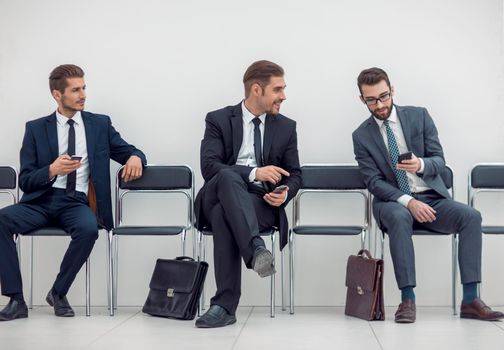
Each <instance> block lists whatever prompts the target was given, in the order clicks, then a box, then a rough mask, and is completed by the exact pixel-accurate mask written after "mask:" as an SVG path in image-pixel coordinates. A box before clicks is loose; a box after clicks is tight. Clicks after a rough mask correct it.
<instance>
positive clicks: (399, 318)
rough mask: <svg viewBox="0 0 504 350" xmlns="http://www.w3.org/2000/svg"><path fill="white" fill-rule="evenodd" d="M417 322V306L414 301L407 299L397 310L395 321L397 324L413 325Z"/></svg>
mask: <svg viewBox="0 0 504 350" xmlns="http://www.w3.org/2000/svg"><path fill="white" fill-rule="evenodd" d="M415 320H416V306H415V303H414V302H413V300H411V299H406V300H405V301H403V302H402V303H401V304H399V307H398V308H397V311H396V313H395V321H396V322H397V323H413V322H415Z"/></svg>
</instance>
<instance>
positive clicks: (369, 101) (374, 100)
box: [364, 92, 392, 106]
mask: <svg viewBox="0 0 504 350" xmlns="http://www.w3.org/2000/svg"><path fill="white" fill-rule="evenodd" d="M390 96H392V94H391V93H390V92H387V93H385V94H383V95H381V96H380V97H378V98H375V97H367V98H365V99H364V103H365V104H367V105H368V106H374V105H375V104H377V103H378V101H380V102H387V101H388V100H390Z"/></svg>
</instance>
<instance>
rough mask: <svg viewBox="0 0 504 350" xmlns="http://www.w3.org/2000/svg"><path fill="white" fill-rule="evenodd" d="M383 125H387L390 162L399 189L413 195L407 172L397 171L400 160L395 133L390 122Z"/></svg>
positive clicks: (386, 121)
mask: <svg viewBox="0 0 504 350" xmlns="http://www.w3.org/2000/svg"><path fill="white" fill-rule="evenodd" d="M383 124H385V129H386V130H387V143H388V149H389V155H390V161H391V163H392V168H393V169H394V173H395V176H396V179H397V183H398V184H399V189H400V190H401V191H403V192H404V193H406V194H409V195H411V189H410V187H409V184H408V177H407V176H406V172H405V171H404V170H399V169H396V165H397V159H398V158H399V147H397V141H396V138H395V136H394V132H393V131H392V128H391V127H390V125H389V121H388V120H385V121H384V122H383Z"/></svg>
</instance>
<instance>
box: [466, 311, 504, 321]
mask: <svg viewBox="0 0 504 350" xmlns="http://www.w3.org/2000/svg"><path fill="white" fill-rule="evenodd" d="M460 318H467V319H471V320H479V321H500V320H502V319H503V317H494V318H479V317H478V316H477V315H474V314H468V313H463V312H461V313H460Z"/></svg>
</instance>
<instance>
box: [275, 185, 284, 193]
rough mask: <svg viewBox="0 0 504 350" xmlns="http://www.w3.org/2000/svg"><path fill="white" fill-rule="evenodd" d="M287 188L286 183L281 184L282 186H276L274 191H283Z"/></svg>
mask: <svg viewBox="0 0 504 350" xmlns="http://www.w3.org/2000/svg"><path fill="white" fill-rule="evenodd" d="M286 189H287V186H286V185H280V186H277V187H275V189H274V190H273V193H282V192H283V191H285V190H286Z"/></svg>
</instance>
